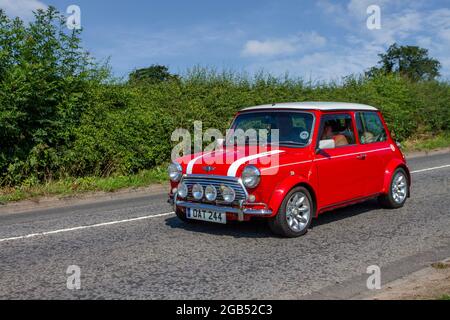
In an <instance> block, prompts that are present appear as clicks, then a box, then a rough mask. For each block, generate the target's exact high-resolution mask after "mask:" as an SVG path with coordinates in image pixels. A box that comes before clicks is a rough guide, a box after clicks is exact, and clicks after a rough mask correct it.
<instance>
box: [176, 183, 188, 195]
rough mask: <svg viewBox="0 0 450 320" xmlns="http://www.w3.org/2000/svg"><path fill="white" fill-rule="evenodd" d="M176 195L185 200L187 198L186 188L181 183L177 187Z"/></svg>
mask: <svg viewBox="0 0 450 320" xmlns="http://www.w3.org/2000/svg"><path fill="white" fill-rule="evenodd" d="M177 195H178V196H179V197H180V198H186V197H187V196H188V187H187V185H186V184H184V183H183V182H182V183H180V184H179V185H178V191H177Z"/></svg>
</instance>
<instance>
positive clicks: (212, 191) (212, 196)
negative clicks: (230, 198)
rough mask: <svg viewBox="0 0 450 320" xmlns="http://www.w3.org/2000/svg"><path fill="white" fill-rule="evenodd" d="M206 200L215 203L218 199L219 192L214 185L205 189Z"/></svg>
mask: <svg viewBox="0 0 450 320" xmlns="http://www.w3.org/2000/svg"><path fill="white" fill-rule="evenodd" d="M205 198H206V200H208V201H214V200H216V199H217V190H216V187H214V186H213V185H209V186H206V188H205Z"/></svg>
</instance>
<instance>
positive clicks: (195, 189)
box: [192, 183, 203, 200]
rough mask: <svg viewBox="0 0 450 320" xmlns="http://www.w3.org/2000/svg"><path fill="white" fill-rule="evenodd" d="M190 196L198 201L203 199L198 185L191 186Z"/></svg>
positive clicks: (201, 190) (201, 189)
mask: <svg viewBox="0 0 450 320" xmlns="http://www.w3.org/2000/svg"><path fill="white" fill-rule="evenodd" d="M192 195H193V196H194V198H195V199H196V200H200V199H201V198H203V187H202V186H201V185H199V184H198V183H197V184H194V185H193V186H192Z"/></svg>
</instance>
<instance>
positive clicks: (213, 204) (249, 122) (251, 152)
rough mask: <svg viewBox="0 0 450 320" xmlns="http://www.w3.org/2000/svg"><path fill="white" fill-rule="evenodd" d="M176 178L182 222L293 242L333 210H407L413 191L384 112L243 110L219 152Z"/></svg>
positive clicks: (337, 107)
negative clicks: (263, 222) (233, 225)
mask: <svg viewBox="0 0 450 320" xmlns="http://www.w3.org/2000/svg"><path fill="white" fill-rule="evenodd" d="M237 132H240V133H242V132H244V136H243V138H242V137H239V136H238V135H237V134H236V133H237ZM248 132H252V133H253V135H251V134H248ZM236 137H238V138H237V139H236ZM169 176H170V180H171V192H170V194H169V196H170V200H169V201H170V202H171V203H172V204H173V205H174V210H175V212H176V214H177V216H178V217H179V218H180V219H181V220H183V221H186V222H192V221H195V220H203V221H209V222H216V223H227V221H230V220H238V221H248V220H250V219H252V218H264V219H267V220H268V223H269V226H270V228H271V230H272V231H273V232H275V233H276V234H279V235H282V236H285V237H297V236H300V235H303V234H305V233H306V232H307V230H308V227H309V226H310V224H311V221H312V218H317V217H318V216H319V214H321V213H323V212H325V211H329V210H333V209H335V208H339V207H344V206H347V205H351V204H354V203H357V202H362V201H365V200H368V199H371V198H378V199H379V202H380V203H381V204H382V205H383V206H385V207H387V208H399V207H402V206H403V205H404V204H405V201H406V199H407V198H408V197H409V195H410V192H409V190H410V185H411V176H410V173H409V169H408V167H407V165H406V161H405V157H404V155H403V154H402V152H401V151H400V149H399V147H398V146H397V144H396V142H395V141H394V140H393V139H392V137H391V135H390V133H389V130H388V128H387V126H386V124H385V122H384V120H383V117H382V115H381V113H380V112H379V111H378V110H377V109H376V108H374V107H371V106H367V105H362V104H352V103H339V102H300V103H282V104H273V105H263V106H257V107H251V108H246V109H243V110H241V111H240V112H238V114H237V115H236V117H235V118H234V120H233V123H232V125H231V128H230V130H229V132H228V135H227V137H226V139H225V141H224V142H223V143H222V144H221V147H220V148H217V149H215V150H213V151H209V152H202V153H198V154H194V155H190V156H184V157H182V158H179V159H177V161H175V162H174V163H172V164H171V165H170V166H169Z"/></svg>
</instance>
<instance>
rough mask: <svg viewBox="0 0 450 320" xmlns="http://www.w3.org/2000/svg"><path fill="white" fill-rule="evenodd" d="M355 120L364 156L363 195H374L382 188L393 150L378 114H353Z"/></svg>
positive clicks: (366, 112) (373, 112)
mask: <svg viewBox="0 0 450 320" xmlns="http://www.w3.org/2000/svg"><path fill="white" fill-rule="evenodd" d="M355 120H356V128H357V133H358V140H359V143H360V145H361V152H363V154H364V155H365V160H364V165H365V170H366V171H365V172H366V175H367V177H366V180H367V183H366V185H365V194H366V195H374V194H377V193H379V192H380V191H381V190H382V188H383V184H384V171H385V170H386V167H387V164H388V163H389V162H390V160H391V159H392V157H393V150H392V148H391V144H390V142H389V141H388V136H387V133H386V129H385V127H384V125H383V122H382V120H381V117H380V115H379V113H378V112H376V111H364V112H362V111H361V112H355Z"/></svg>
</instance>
